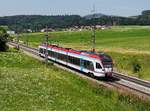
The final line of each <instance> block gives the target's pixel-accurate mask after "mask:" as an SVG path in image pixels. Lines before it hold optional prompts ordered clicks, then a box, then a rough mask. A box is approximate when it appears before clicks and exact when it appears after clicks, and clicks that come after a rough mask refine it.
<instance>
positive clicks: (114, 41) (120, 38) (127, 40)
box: [20, 26, 150, 80]
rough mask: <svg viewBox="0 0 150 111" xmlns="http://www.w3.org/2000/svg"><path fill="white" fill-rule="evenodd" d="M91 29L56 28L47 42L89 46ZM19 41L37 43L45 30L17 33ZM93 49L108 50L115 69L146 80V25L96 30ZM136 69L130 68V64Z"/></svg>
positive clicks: (149, 36) (149, 35) (149, 72)
mask: <svg viewBox="0 0 150 111" xmlns="http://www.w3.org/2000/svg"><path fill="white" fill-rule="evenodd" d="M91 34H92V31H87V30H83V31H58V32H50V33H49V43H53V44H59V45H60V46H62V47H70V48H74V49H80V50H81V49H82V50H83V49H86V50H91V46H92V45H91ZM20 40H21V41H24V42H25V41H27V40H28V43H29V46H32V47H38V45H39V44H41V43H42V42H44V41H45V33H24V34H20ZM96 50H97V51H104V52H107V53H109V54H110V55H111V56H112V58H113V60H114V62H115V67H116V68H115V69H116V70H117V71H119V72H123V73H126V74H129V75H133V76H136V77H139V78H142V79H146V80H150V68H149V66H150V59H149V58H150V26H118V27H117V26H116V27H112V28H111V29H106V30H97V31H96ZM136 64H138V65H139V66H140V70H139V71H138V72H134V65H136Z"/></svg>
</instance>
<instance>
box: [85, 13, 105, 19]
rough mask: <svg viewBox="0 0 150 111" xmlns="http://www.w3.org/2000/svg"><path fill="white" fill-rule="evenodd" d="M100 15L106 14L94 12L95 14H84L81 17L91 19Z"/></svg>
mask: <svg viewBox="0 0 150 111" xmlns="http://www.w3.org/2000/svg"><path fill="white" fill-rule="evenodd" d="M102 16H107V15H105V14H102V13H95V14H89V15H86V16H84V17H83V18H85V19H92V18H100V17H102Z"/></svg>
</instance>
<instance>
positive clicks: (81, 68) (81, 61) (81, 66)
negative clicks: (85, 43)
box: [80, 59, 84, 71]
mask: <svg viewBox="0 0 150 111" xmlns="http://www.w3.org/2000/svg"><path fill="white" fill-rule="evenodd" d="M83 69H84V60H83V59H80V70H81V71H83Z"/></svg>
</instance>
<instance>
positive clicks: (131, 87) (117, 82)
mask: <svg viewBox="0 0 150 111" xmlns="http://www.w3.org/2000/svg"><path fill="white" fill-rule="evenodd" d="M8 45H11V46H15V47H16V46H17V44H16V43H15V42H9V43H8ZM19 48H20V49H21V50H23V51H26V52H28V53H31V54H32V55H34V56H36V58H39V59H40V60H44V59H42V58H41V57H39V55H38V49H36V48H31V47H27V46H25V45H19ZM54 64H55V66H57V67H60V68H62V69H64V70H67V71H70V72H73V73H76V74H78V75H80V76H82V77H84V78H87V79H89V80H91V81H93V82H95V83H98V84H101V85H103V86H105V87H109V88H115V89H118V90H125V91H127V92H129V93H133V94H136V95H138V96H139V97H142V98H146V99H147V98H148V99H150V82H148V81H144V80H141V79H138V78H135V77H131V76H126V75H123V74H120V73H117V72H114V73H113V75H114V77H113V78H111V79H109V80H104V79H102V78H101V79H100V78H92V77H90V76H87V75H86V74H83V73H82V72H79V71H76V70H74V69H70V68H68V67H66V66H63V65H61V64H58V63H54Z"/></svg>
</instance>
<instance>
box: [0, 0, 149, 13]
mask: <svg viewBox="0 0 150 111" xmlns="http://www.w3.org/2000/svg"><path fill="white" fill-rule="evenodd" d="M94 4H95V7H96V12H97V13H104V14H108V15H120V16H131V15H139V14H140V13H141V11H142V10H147V9H150V0H0V16H8V15H24V14H25V15H31V14H33V15H64V14H79V15H81V16H83V15H86V14H90V13H91V10H92V8H93V5H94Z"/></svg>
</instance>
